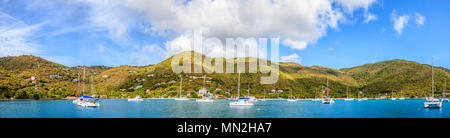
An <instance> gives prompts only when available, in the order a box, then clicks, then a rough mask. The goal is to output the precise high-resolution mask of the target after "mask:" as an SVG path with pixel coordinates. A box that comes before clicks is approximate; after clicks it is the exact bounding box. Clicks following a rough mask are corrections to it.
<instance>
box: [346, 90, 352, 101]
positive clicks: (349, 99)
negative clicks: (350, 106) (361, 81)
mask: <svg viewBox="0 0 450 138" xmlns="http://www.w3.org/2000/svg"><path fill="white" fill-rule="evenodd" d="M344 100H345V101H352V100H353V98H352V97H350V95H349V93H348V87H347V98H345V99H344Z"/></svg>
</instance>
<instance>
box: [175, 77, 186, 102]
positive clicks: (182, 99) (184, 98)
mask: <svg viewBox="0 0 450 138" xmlns="http://www.w3.org/2000/svg"><path fill="white" fill-rule="evenodd" d="M180 78H181V81H180V96H179V97H178V98H175V100H177V101H186V100H189V99H188V98H186V97H181V88H182V86H183V76H182V75H180Z"/></svg>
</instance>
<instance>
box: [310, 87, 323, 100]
mask: <svg viewBox="0 0 450 138" xmlns="http://www.w3.org/2000/svg"><path fill="white" fill-rule="evenodd" d="M312 101H322V99H321V98H319V97H317V88H316V94H315V95H314V99H312Z"/></svg>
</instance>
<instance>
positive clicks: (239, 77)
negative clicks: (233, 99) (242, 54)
mask: <svg viewBox="0 0 450 138" xmlns="http://www.w3.org/2000/svg"><path fill="white" fill-rule="evenodd" d="M240 86H241V71H239V72H238V98H239V96H240V95H241V91H240V90H239V87H240Z"/></svg>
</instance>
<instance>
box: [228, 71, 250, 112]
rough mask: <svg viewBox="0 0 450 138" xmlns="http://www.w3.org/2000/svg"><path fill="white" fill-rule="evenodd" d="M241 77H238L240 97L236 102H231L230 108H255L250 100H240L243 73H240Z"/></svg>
mask: <svg viewBox="0 0 450 138" xmlns="http://www.w3.org/2000/svg"><path fill="white" fill-rule="evenodd" d="M238 74H239V77H238V97H237V100H238V101H236V102H230V106H253V103H252V101H250V99H249V98H240V94H241V91H240V89H239V88H240V85H241V72H240V71H239V72H238Z"/></svg>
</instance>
